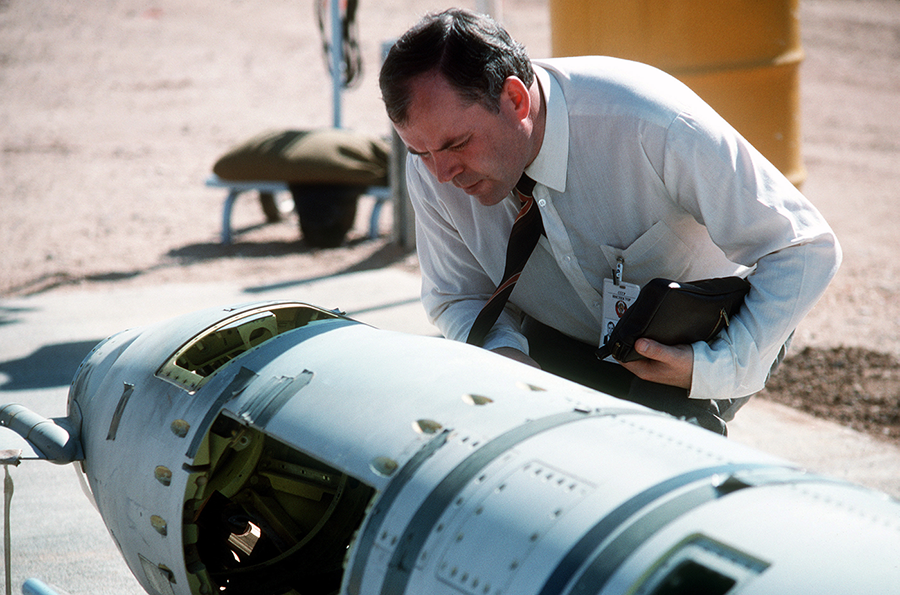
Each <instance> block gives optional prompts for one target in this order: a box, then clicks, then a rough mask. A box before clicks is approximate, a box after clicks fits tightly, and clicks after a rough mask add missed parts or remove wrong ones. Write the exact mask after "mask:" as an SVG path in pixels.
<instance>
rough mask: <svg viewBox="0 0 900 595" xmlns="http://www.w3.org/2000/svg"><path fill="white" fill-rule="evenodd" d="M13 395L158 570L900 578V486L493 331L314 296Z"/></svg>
mask: <svg viewBox="0 0 900 595" xmlns="http://www.w3.org/2000/svg"><path fill="white" fill-rule="evenodd" d="M3 411H4V412H6V411H9V412H11V413H14V414H15V415H12V414H11V413H10V414H6V413H4V414H3V415H5V417H3V419H4V420H7V419H18V420H19V421H20V422H21V423H18V424H15V423H14V424H12V425H14V426H15V427H16V428H17V430H18V431H19V432H20V433H22V434H23V435H32V437H34V435H35V434H37V435H39V436H40V437H42V438H41V439H40V440H39V442H41V444H42V446H41V447H40V448H38V450H41V451H42V452H44V453H45V456H46V457H47V458H48V459H55V460H56V462H59V463H66V462H68V461H72V462H73V464H74V465H75V466H76V467H77V468H78V469H79V470H80V472H81V473H82V474H83V476H84V478H85V480H86V484H87V485H88V486H89V494H90V496H91V497H92V499H93V500H94V503H95V505H96V507H97V509H98V510H99V512H100V514H101V516H102V518H103V521H104V523H105V524H106V526H107V528H108V529H109V532H110V534H111V535H112V537H113V539H114V540H115V542H116V544H117V545H118V548H119V550H120V551H121V553H122V555H123V557H124V559H125V561H126V563H127V564H128V566H129V568H130V569H131V571H132V572H133V573H134V575H135V577H136V578H137V580H138V581H139V582H140V584H141V585H142V587H143V588H144V589H145V590H146V591H147V592H148V593H152V594H154V595H175V594H178V595H188V594H191V595H201V594H202V595H207V594H212V593H224V594H226V595H235V594H243V593H259V594H272V595H277V594H281V593H298V594H303V595H307V594H312V595H319V594H321V595H325V594H334V593H341V594H345V595H375V594H383V595H388V594H390V595H400V594H404V593H406V594H413V593H416V594H424V593H427V594H430V595H451V594H452V595H460V594H461V593H462V594H468V595H505V594H517V595H520V594H522V595H530V594H534V595H563V594H566V595H576V594H577V595H581V594H591V595H593V594H596V595H600V594H603V595H612V594H617V595H619V594H621V595H626V594H627V595H679V594H685V593H692V594H700V595H724V594H731V593H740V594H742V595H754V594H771V593H784V592H801V593H826V592H827V593H851V592H852V593H869V594H871V593H876V594H877V593H895V592H896V589H897V585H898V584H900V557H898V554H897V552H898V551H900V502H898V501H896V500H893V499H891V498H889V497H887V496H885V495H883V494H881V493H878V492H875V491H873V490H869V489H866V488H863V487H860V486H856V485H853V484H850V483H846V482H843V481H838V480H835V479H832V478H828V477H825V476H821V475H816V474H812V473H808V472H806V471H804V470H803V469H801V468H799V467H797V466H796V465H794V464H792V463H790V462H788V461H785V460H782V459H780V458H778V457H775V456H772V455H769V454H764V453H761V452H759V451H756V450H754V449H751V448H749V447H746V446H743V445H741V444H737V443H735V442H733V441H730V440H728V439H726V438H723V437H721V436H717V435H714V434H713V433H711V432H708V431H705V430H703V429H701V428H698V427H697V426H694V425H692V424H689V423H686V422H685V421H683V420H679V419H675V418H673V417H671V416H668V415H665V414H663V413H659V412H656V411H651V410H649V409H646V408H644V407H641V406H639V405H636V404H632V403H628V402H625V401H621V400H618V399H615V398H613V397H611V396H609V395H606V394H602V393H599V392H596V391H593V390H590V389H588V388H585V387H583V386H580V385H578V384H575V383H572V382H570V381H567V380H564V379H562V378H559V377H556V376H553V375H551V374H548V373H546V372H543V371H541V370H537V369H534V368H531V367H529V366H525V365H522V364H519V363H516V362H513V361H511V360H509V359H507V358H504V357H501V356H498V355H496V354H492V353H490V352H487V351H485V350H482V349H479V348H476V347H473V346H469V345H465V344H462V343H457V342H452V341H448V340H445V339H440V338H435V337H423V336H414V335H407V334H403V333H396V332H391V331H385V330H379V329H376V328H372V327H371V326H368V325H366V324H364V323H362V322H359V321H356V320H353V319H351V318H348V317H346V316H344V315H343V314H341V313H339V312H335V311H328V310H324V309H322V308H318V307H315V306H312V305H309V304H304V303H299V302H287V301H272V302H257V303H251V304H243V305H238V306H232V307H227V308H213V309H209V310H204V311H201V312H196V313H193V314H189V315H185V316H181V317H179V318H175V319H173V320H170V321H166V322H161V323H158V324H155V325H150V326H146V327H141V328H135V329H130V330H126V331H123V332H121V333H118V334H116V335H113V336H111V337H109V338H108V339H106V340H105V341H103V342H101V343H100V344H99V345H97V346H96V347H95V348H94V350H93V351H92V352H91V353H90V354H89V355H88V356H87V357H86V358H85V360H84V361H83V362H82V364H81V366H80V367H79V369H78V371H77V373H76V375H75V378H74V381H73V383H72V385H71V387H70V391H69V398H68V415H67V416H66V417H65V418H64V419H60V420H57V421H55V422H53V421H49V420H46V419H44V418H42V417H40V416H37V417H29V416H28V415H27V413H26V412H24V411H22V409H20V408H16V407H13V408H4V409H3ZM23 416H24V417H23ZM4 423H8V422H6V421H4ZM54 424H56V425H58V426H59V431H57V429H55V428H53V427H49V426H52V425H54ZM35 428H38V429H39V430H40V431H39V432H37V431H36V430H35ZM47 436H50V437H51V438H52V439H45V438H46V437H47Z"/></svg>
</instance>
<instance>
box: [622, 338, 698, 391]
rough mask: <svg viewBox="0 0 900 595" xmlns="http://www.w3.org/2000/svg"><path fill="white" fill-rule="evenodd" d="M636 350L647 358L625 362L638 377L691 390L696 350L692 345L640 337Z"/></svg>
mask: <svg viewBox="0 0 900 595" xmlns="http://www.w3.org/2000/svg"><path fill="white" fill-rule="evenodd" d="M634 348H635V351H637V352H638V353H640V354H641V355H643V356H644V357H645V358H647V359H641V360H637V361H634V362H627V363H623V364H622V365H623V366H625V369H627V370H628V371H630V372H631V373H632V374H634V375H635V376H637V377H638V378H642V379H644V380H648V381H650V382H656V383H659V384H668V385H669V386H678V387H681V388H686V389H688V390H690V388H691V379H692V378H693V375H694V350H693V349H691V346H690V345H673V346H669V345H663V344H662V343H658V342H656V341H653V340H651V339H638V340H637V341H635V343H634Z"/></svg>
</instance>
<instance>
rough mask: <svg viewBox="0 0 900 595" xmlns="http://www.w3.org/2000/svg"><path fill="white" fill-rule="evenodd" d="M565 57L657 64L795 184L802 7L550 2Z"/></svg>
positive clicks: (755, 1)
mask: <svg viewBox="0 0 900 595" xmlns="http://www.w3.org/2000/svg"><path fill="white" fill-rule="evenodd" d="M550 19H551V32H552V48H553V54H554V55H555V56H581V55H591V54H599V55H607V56H617V57H620V58H627V59H630V60H637V61H639V62H645V63H647V64H651V65H653V66H656V67H658V68H661V69H662V70H665V71H666V72H668V73H669V74H672V75H673V76H675V77H677V78H678V79H680V80H681V81H682V82H684V83H685V84H687V85H688V86H689V87H691V88H692V89H693V90H694V91H695V92H697V94H698V95H700V96H701V97H703V99H705V100H706V101H707V103H709V104H710V105H711V106H712V107H713V108H714V109H716V111H718V112H719V113H720V114H722V116H723V117H724V118H725V119H726V120H728V121H729V122H730V123H731V125H732V126H734V127H735V128H736V129H737V130H738V131H739V132H740V133H741V134H742V135H744V137H745V138H746V139H747V140H749V141H750V142H751V143H752V144H753V146H755V147H756V148H757V149H759V151H760V152H761V153H762V154H763V155H765V156H766V157H767V158H768V159H769V161H771V162H772V163H773V164H774V165H775V166H776V167H778V169H780V170H781V172H782V173H784V174H785V176H787V177H788V179H790V180H791V181H792V182H793V183H794V184H795V185H797V186H799V185H800V184H801V183H802V182H803V180H804V179H805V177H806V171H805V169H804V167H803V161H802V158H801V155H800V123H799V119H800V117H799V113H800V93H799V85H800V73H799V68H800V62H801V61H802V60H803V49H802V46H801V42H800V23H799V15H798V0H550Z"/></svg>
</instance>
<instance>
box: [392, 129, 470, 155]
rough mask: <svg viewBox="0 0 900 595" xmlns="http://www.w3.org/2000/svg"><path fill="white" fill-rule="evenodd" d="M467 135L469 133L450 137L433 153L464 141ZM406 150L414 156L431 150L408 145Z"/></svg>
mask: <svg viewBox="0 0 900 595" xmlns="http://www.w3.org/2000/svg"><path fill="white" fill-rule="evenodd" d="M468 136H469V135H467V134H463V135H462V136H459V137H457V138H453V139H450V140H448V141H447V142H445V143H444V144H443V145H442V146H441V147H440V148H439V149H438V150H437V151H434V153H438V152H440V151H446V150H447V149H449V148H451V147H455V146H456V145H459V144H461V143H463V142H465V141H466V139H467V138H468ZM406 150H407V151H409V152H410V153H411V154H413V155H415V156H416V157H421V156H422V155H427V154H428V153H431V152H432V151H416V150H414V149H411V148H409V147H406Z"/></svg>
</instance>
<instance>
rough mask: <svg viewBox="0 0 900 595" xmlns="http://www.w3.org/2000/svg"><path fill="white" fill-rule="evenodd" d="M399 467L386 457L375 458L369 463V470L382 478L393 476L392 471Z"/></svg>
mask: <svg viewBox="0 0 900 595" xmlns="http://www.w3.org/2000/svg"><path fill="white" fill-rule="evenodd" d="M399 466H400V465H398V464H397V461H395V460H394V459H391V458H388V457H375V458H374V459H372V462H371V463H369V468H370V469H371V470H372V471H374V472H375V473H377V474H378V475H381V476H384V477H390V476H391V475H393V474H394V471H396V470H397V467H399Z"/></svg>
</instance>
